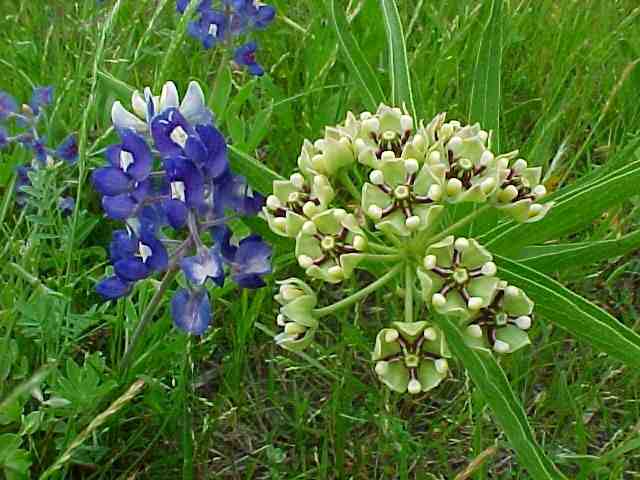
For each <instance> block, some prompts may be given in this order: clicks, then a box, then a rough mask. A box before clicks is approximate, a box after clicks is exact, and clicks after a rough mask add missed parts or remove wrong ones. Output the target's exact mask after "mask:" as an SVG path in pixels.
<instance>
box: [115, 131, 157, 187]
mask: <svg viewBox="0 0 640 480" xmlns="http://www.w3.org/2000/svg"><path fill="white" fill-rule="evenodd" d="M119 133H120V138H121V139H122V149H123V150H126V151H127V152H129V153H131V155H132V156H133V163H132V164H131V165H130V166H129V168H128V169H127V175H129V176H130V177H132V178H134V179H136V180H137V181H139V182H141V181H143V180H145V179H146V178H147V177H148V176H149V174H150V173H151V167H152V164H153V154H152V153H151V149H150V148H149V145H147V142H146V141H145V139H144V137H142V136H141V135H138V134H137V133H136V132H135V131H133V130H131V129H124V130H121V131H120V132H119Z"/></svg>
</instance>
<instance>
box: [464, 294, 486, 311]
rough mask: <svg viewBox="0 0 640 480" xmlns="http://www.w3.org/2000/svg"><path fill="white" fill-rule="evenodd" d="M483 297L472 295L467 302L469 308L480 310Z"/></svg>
mask: <svg viewBox="0 0 640 480" xmlns="http://www.w3.org/2000/svg"><path fill="white" fill-rule="evenodd" d="M482 303H483V301H482V298H480V297H471V298H469V301H468V302H467V306H468V307H469V310H480V309H481V308H482Z"/></svg>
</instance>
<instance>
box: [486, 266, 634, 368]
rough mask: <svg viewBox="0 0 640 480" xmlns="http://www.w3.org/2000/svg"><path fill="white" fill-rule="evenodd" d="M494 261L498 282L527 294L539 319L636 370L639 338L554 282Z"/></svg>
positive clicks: (539, 275) (525, 270)
mask: <svg viewBox="0 0 640 480" xmlns="http://www.w3.org/2000/svg"><path fill="white" fill-rule="evenodd" d="M495 260H496V263H497V264H498V269H499V275H500V278H502V279H504V280H506V281H508V282H509V283H513V284H514V285H516V286H518V287H520V288H522V289H523V290H524V291H525V292H527V295H528V296H529V297H531V299H532V300H533V301H534V302H535V303H536V308H535V312H537V313H538V314H539V315H541V316H543V317H544V318H546V319H548V320H549V321H551V322H553V323H555V324H556V325H558V326H559V327H560V328H562V329H564V330H566V331H567V332H569V333H571V334H572V335H573V336H575V337H576V338H579V339H581V340H584V341H586V342H588V343H590V344H591V345H593V346H594V347H596V348H598V349H600V350H602V351H603V352H605V353H606V354H608V355H610V356H611V357H613V358H616V359H618V360H621V361H623V362H625V363H627V364H628V365H629V366H631V367H636V368H640V335H638V334H637V333H635V332H634V331H633V330H631V329H630V328H628V327H627V326H625V325H624V324H623V323H621V322H620V321H618V320H617V319H616V318H615V317H613V316H611V315H610V314H609V313H607V312H606V311H604V310H603V309H601V308H600V307H598V306H597V305H594V304H593V303H591V302H590V301H588V300H586V299H585V298H583V297H581V296H580V295H578V294H576V293H574V292H572V291H571V290H568V289H567V288H565V287H564V286H563V285H562V284H560V283H558V282H556V281H555V280H554V279H552V278H550V277H548V276H546V275H544V274H542V273H540V272H538V271H536V270H534V269H532V268H529V267H527V266H525V265H522V264H520V263H518V262H515V261H513V260H509V259H507V258H504V257H500V256H496V257H495Z"/></svg>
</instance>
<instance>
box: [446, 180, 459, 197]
mask: <svg viewBox="0 0 640 480" xmlns="http://www.w3.org/2000/svg"><path fill="white" fill-rule="evenodd" d="M462 187H463V185H462V182H461V181H460V180H458V179H457V178H451V179H449V181H448V182H447V195H448V196H450V197H455V196H456V195H459V194H460V192H462Z"/></svg>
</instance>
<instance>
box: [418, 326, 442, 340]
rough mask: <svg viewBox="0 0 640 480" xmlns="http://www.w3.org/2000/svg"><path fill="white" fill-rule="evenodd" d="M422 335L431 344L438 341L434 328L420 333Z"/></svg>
mask: <svg viewBox="0 0 640 480" xmlns="http://www.w3.org/2000/svg"><path fill="white" fill-rule="evenodd" d="M422 335H424V338H426V339H427V340H429V341H431V342H433V341H435V340H437V339H438V332H437V331H436V329H435V328H432V327H429V328H425V329H424V332H422Z"/></svg>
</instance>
